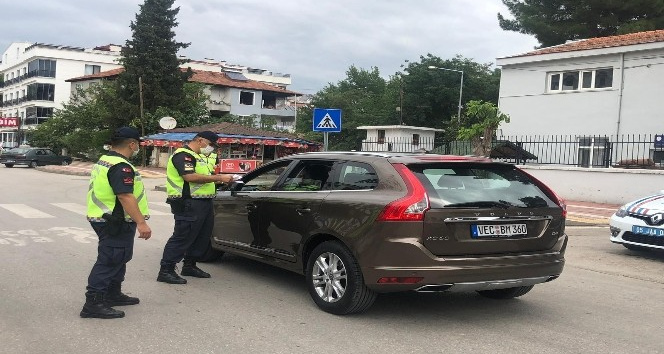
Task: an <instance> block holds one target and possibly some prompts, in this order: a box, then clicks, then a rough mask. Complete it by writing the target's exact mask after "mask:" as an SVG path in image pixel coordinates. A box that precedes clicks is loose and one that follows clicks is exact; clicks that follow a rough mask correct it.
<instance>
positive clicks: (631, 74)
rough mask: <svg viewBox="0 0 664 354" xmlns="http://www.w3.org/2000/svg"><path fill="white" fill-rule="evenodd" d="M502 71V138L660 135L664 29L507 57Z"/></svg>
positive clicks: (663, 104) (662, 124)
mask: <svg viewBox="0 0 664 354" xmlns="http://www.w3.org/2000/svg"><path fill="white" fill-rule="evenodd" d="M497 64H498V66H500V67H501V68H502V75H501V80H500V98H499V108H500V110H501V112H504V113H507V114H509V115H510V118H511V121H510V123H509V124H505V125H503V126H501V129H502V133H503V134H504V135H535V134H538V135H542V134H563V135H571V134H574V135H581V136H583V135H585V136H592V135H613V136H616V135H622V134H661V133H664V118H663V117H662V114H663V113H662V112H664V100H662V99H661V98H660V92H661V91H660V90H661V89H662V88H664V84H662V83H663V82H664V30H660V31H649V32H641V33H633V34H627V35H621V36H613V37H604V38H592V39H586V40H579V41H574V42H570V43H566V44H562V45H558V46H554V47H549V48H544V49H540V50H536V51H533V52H529V53H525V54H521V55H516V56H512V57H506V58H499V59H498V60H497Z"/></svg>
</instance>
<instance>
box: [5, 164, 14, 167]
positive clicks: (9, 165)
mask: <svg viewBox="0 0 664 354" xmlns="http://www.w3.org/2000/svg"><path fill="white" fill-rule="evenodd" d="M5 167H9V168H12V167H14V164H13V163H6V164H5Z"/></svg>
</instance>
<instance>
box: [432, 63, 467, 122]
mask: <svg viewBox="0 0 664 354" xmlns="http://www.w3.org/2000/svg"><path fill="white" fill-rule="evenodd" d="M429 69H437V70H445V71H456V72H458V73H461V85H460V86H459V107H458V109H457V122H459V123H461V97H462V95H463V70H455V69H447V68H439V67H437V66H434V65H430V66H429Z"/></svg>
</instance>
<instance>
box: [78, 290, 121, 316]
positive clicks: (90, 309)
mask: <svg viewBox="0 0 664 354" xmlns="http://www.w3.org/2000/svg"><path fill="white" fill-rule="evenodd" d="M124 315H125V314H124V312H122V311H119V310H116V309H114V308H112V307H110V306H108V305H107V304H106V302H105V301H104V294H102V293H86V294H85V305H83V309H82V310H81V317H83V318H122V317H124Z"/></svg>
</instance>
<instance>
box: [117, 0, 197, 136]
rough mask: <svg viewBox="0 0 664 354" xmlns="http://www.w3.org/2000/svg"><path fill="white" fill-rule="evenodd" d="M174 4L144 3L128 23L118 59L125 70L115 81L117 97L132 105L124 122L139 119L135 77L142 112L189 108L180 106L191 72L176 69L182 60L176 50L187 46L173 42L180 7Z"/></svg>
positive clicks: (164, 1) (164, 0)
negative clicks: (123, 45) (141, 86)
mask: <svg viewBox="0 0 664 354" xmlns="http://www.w3.org/2000/svg"><path fill="white" fill-rule="evenodd" d="M174 1H175V0H145V2H144V3H143V4H142V5H140V11H139V13H138V14H136V20H135V21H132V22H131V25H130V28H131V31H132V38H131V39H129V40H127V41H126V44H125V47H124V48H123V50H122V55H123V56H122V58H121V59H120V63H121V64H122V65H123V66H124V69H125V70H124V72H122V73H121V74H120V75H119V77H118V80H117V82H118V84H119V85H120V88H121V90H119V91H118V92H119V94H120V95H121V97H122V98H123V99H124V100H125V101H127V102H131V103H132V106H131V108H130V110H129V111H127V112H123V116H124V117H123V118H124V119H127V120H131V119H133V118H135V117H140V110H139V101H140V99H139V96H140V87H139V78H141V79H142V82H143V102H144V110H145V111H146V112H157V110H158V109H161V110H168V111H179V112H185V109H186V108H190V107H186V106H187V105H186V104H184V106H185V107H183V101H184V98H185V96H186V92H185V83H186V82H187V79H188V78H189V77H191V74H192V73H191V72H190V71H186V72H183V71H182V70H180V67H179V66H180V64H182V63H183V61H182V60H180V59H178V56H177V53H178V51H179V50H180V49H183V48H186V47H188V46H189V44H188V43H181V42H177V41H176V40H175V32H174V27H176V26H177V25H178V23H177V21H176V15H177V14H178V12H179V11H180V8H179V7H176V8H172V7H173V3H174ZM152 116H154V114H152ZM152 118H156V117H151V119H152ZM118 123H120V124H119V125H121V124H126V123H127V122H126V121H125V122H118ZM146 125H148V126H154V125H155V123H154V122H151V121H150V122H147V124H146Z"/></svg>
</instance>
